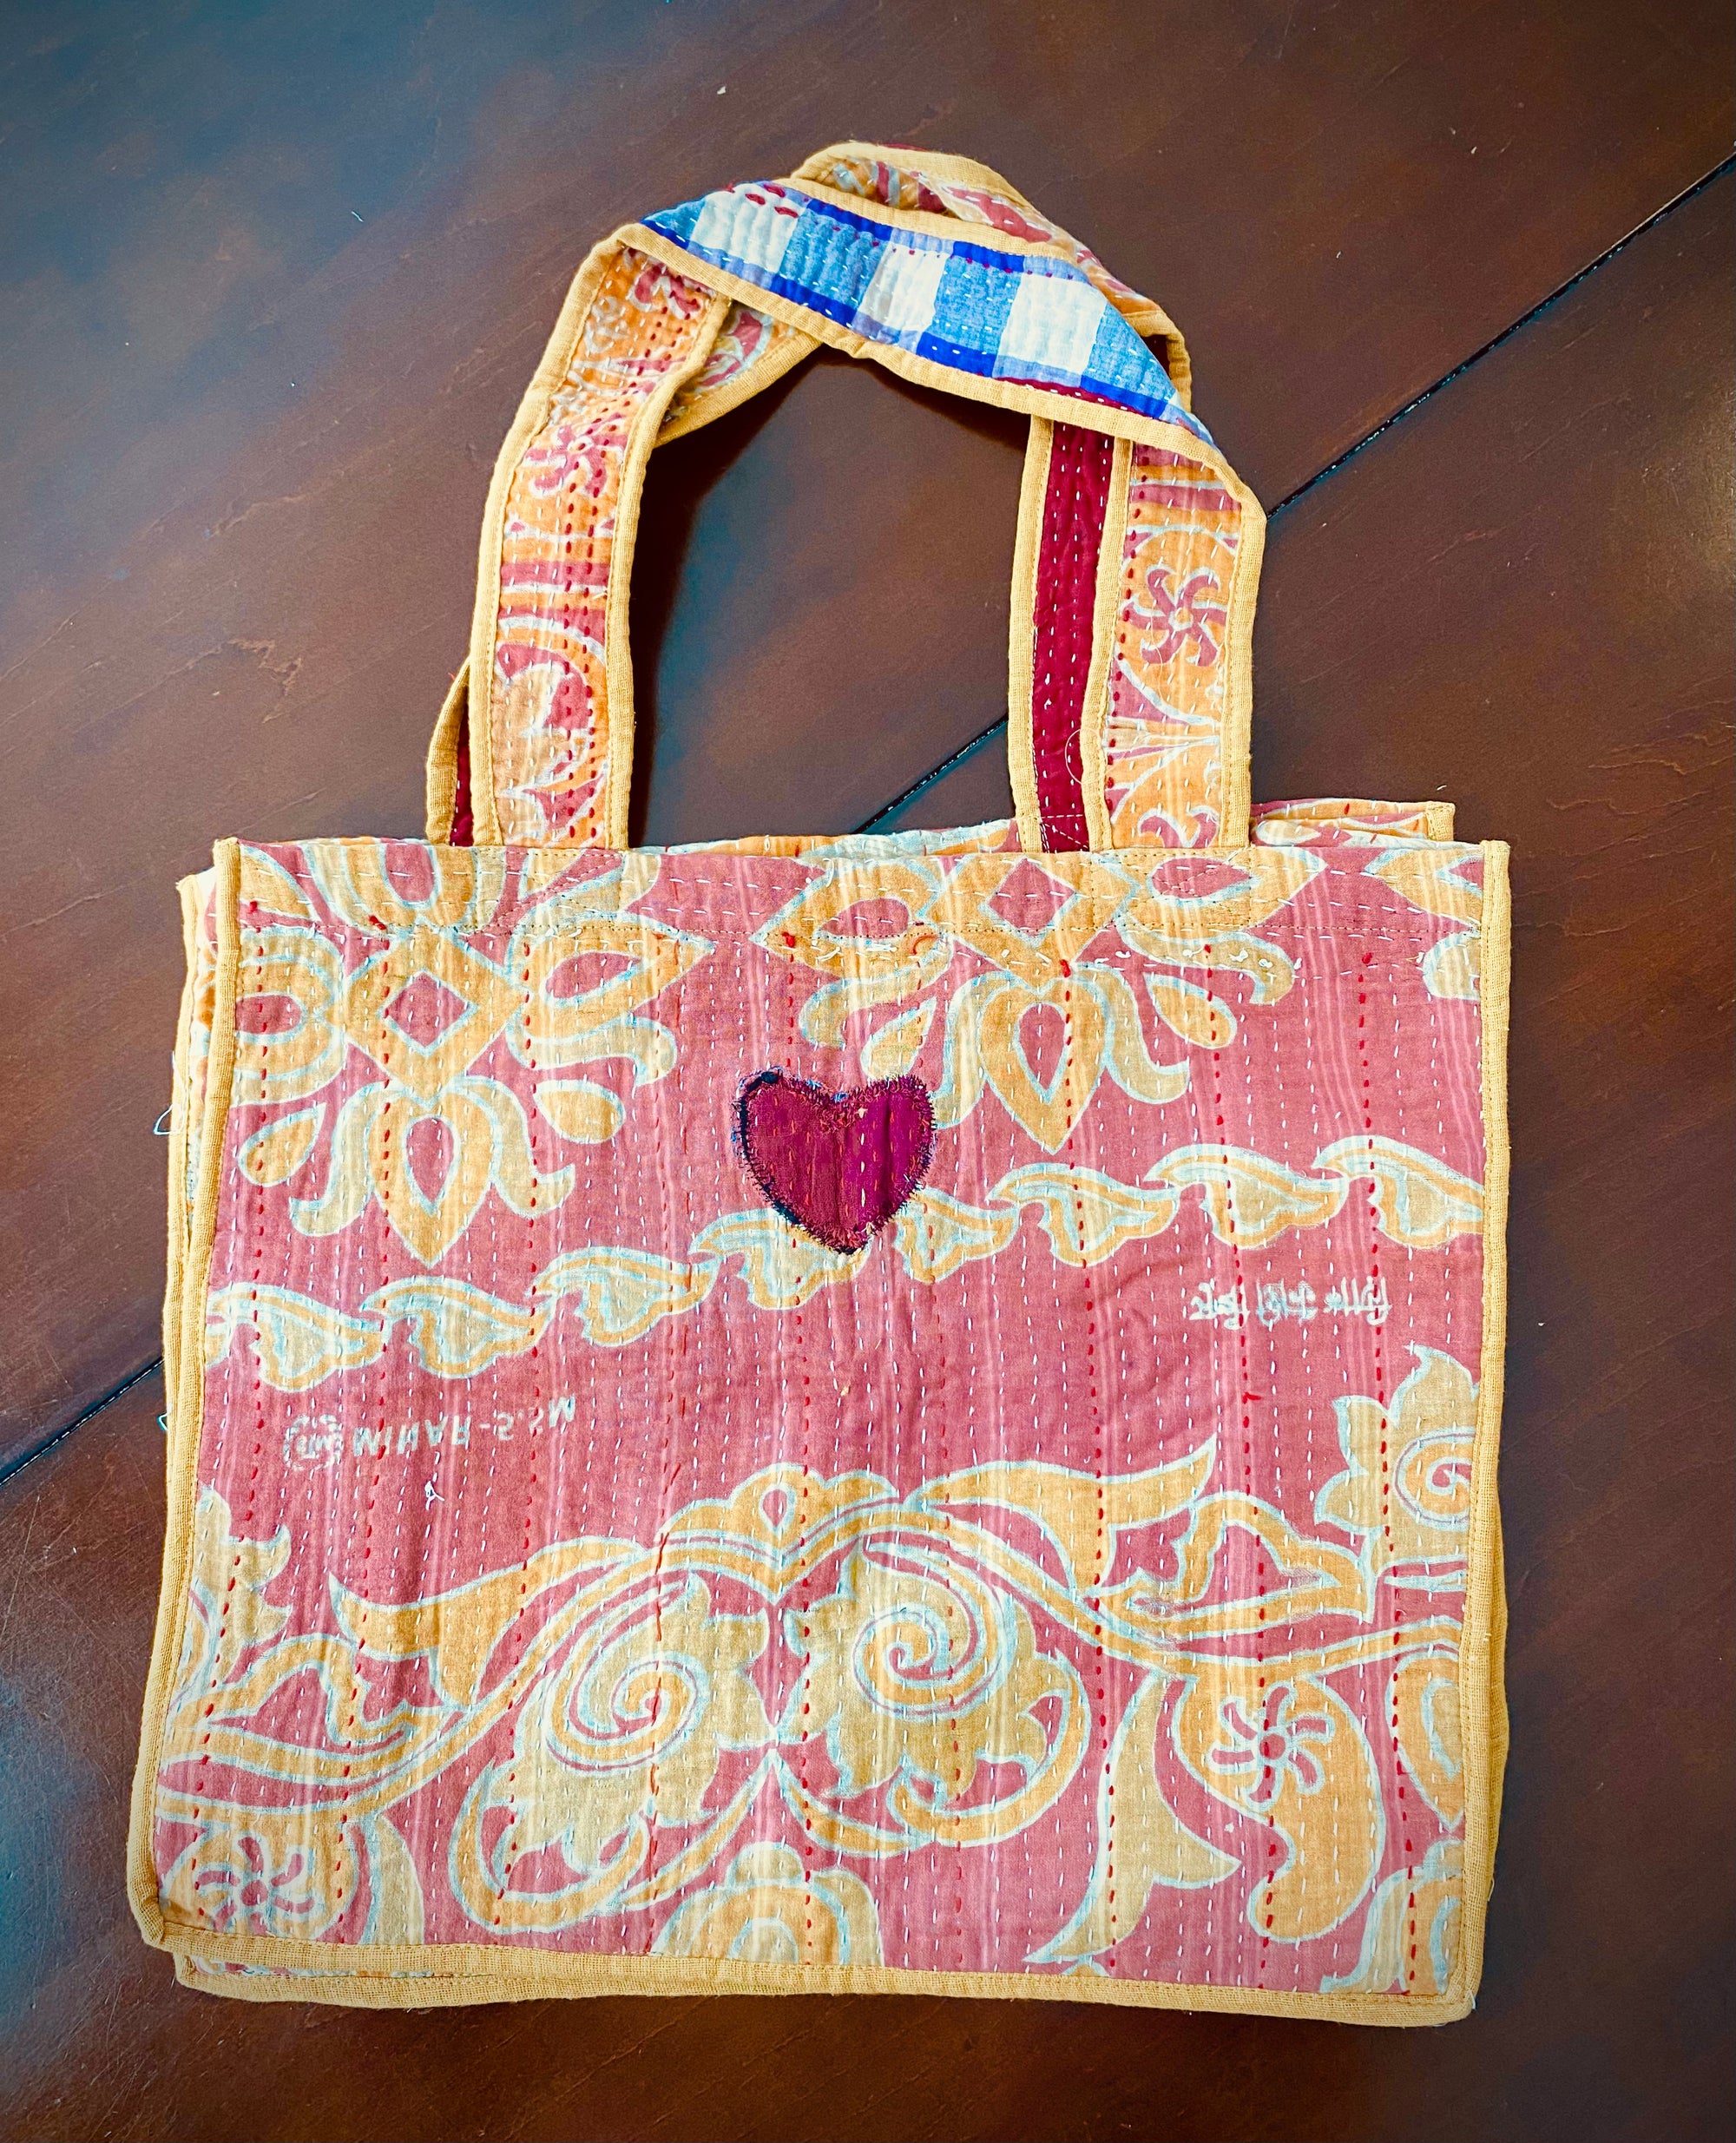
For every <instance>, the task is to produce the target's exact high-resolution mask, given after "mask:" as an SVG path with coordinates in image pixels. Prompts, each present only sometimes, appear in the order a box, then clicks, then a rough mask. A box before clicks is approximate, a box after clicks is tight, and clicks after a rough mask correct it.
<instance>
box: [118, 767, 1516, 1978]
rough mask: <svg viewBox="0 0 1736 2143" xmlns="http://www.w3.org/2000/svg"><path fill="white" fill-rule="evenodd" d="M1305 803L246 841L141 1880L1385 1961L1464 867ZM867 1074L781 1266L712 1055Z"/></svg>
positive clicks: (1428, 1974) (1038, 1954)
mask: <svg viewBox="0 0 1736 2143" xmlns="http://www.w3.org/2000/svg"><path fill="white" fill-rule="evenodd" d="M1305 808H1306V807H1305V806H1292V807H1291V809H1292V812H1301V811H1304V810H1305ZM1361 839H1362V842H1363V844H1364V845H1357V841H1356V838H1354V837H1353V836H1347V835H1345V834H1343V833H1342V832H1338V833H1337V834H1335V833H1334V831H1333V829H1332V828H1330V827H1328V828H1326V829H1325V830H1324V838H1323V841H1322V844H1321V845H1312V846H1310V845H1301V846H1286V847H1284V848H1279V849H1268V850H1262V849H1252V850H1248V851H1240V852H1238V853H1235V854H1220V855H1215V856H1211V857H1196V856H1193V855H1190V854H1187V853H1182V852H1175V851H1169V852H1161V853H1147V854H1145V855H1139V856H1118V857H1109V856H1061V857H1045V858H1041V859H1036V858H1021V857H1019V856H1018V855H1016V854H1009V853H1006V852H971V853H963V854H960V853H953V854H948V855H933V854H923V853H920V852H915V851H911V849H910V848H908V847H901V846H899V845H897V844H896V843H894V844H882V845H876V847H875V853H874V856H873V860H872V861H871V862H870V861H868V860H865V857H864V854H863V852H862V851H863V845H861V844H856V843H844V844H839V845H838V848H837V851H836V852H830V851H826V850H825V849H824V848H821V849H818V850H813V851H809V852H808V853H807V854H806V855H805V856H803V857H800V858H779V857H769V856H743V855H736V854H730V853H720V852H715V851H712V852H694V853H681V852H669V853H665V854H662V855H658V854H645V853H640V854H635V855H630V856H622V855H619V854H610V853H608V852H604V851H582V852H579V853H576V854H574V853H571V852H558V853H556V854H555V855H553V856H549V855H546V854H544V853H542V852H539V851H457V850H440V849H430V848H427V847H425V846H424V845H420V844H417V843H409V842H399V843H389V844H340V843H319V842H311V843H306V844H304V845H299V846H283V847H276V848H270V849H264V850H259V851H245V852H244V857H243V866H244V868H243V877H242V880H241V889H242V897H241V904H240V914H239V918H238V919H239V924H240V933H241V934H240V943H239V969H238V979H237V992H238V996H237V1020H236V1023H237V1029H238V1033H239V1042H238V1054H237V1058H236V1062H235V1069H234V1075H233V1101H232V1102H231V1105H230V1107H229V1110H228V1114H227V1124H226V1125H225V1126H224V1127H223V1131H222V1139H223V1151H222V1160H221V1167H220V1182H221V1192H220V1201H219V1206H218V1213H217V1221H216V1233H215V1246H214V1257H213V1261H212V1266H211V1272H210V1277H209V1286H208V1292H207V1298H206V1299H207V1320H208V1328H209V1333H210V1338H209V1343H208V1356H207V1358H208V1362H209V1368H208V1371H207V1378H206V1385H205V1397H204V1421H205V1429H204V1432H203V1435H202V1437H201V1445H200V1451H199V1459H198V1484H199V1497H200V1502H199V1509H200V1513H201V1516H200V1528H199V1534H198V1542H199V1545H198V1548H197V1552H196V1555H195V1558H194V1568H193V1571H192V1574H191V1593H190V1601H189V1609H188V1613H187V1620H186V1629H187V1636H186V1639H185V1640H184V1644H183V1647H182V1651H181V1667H180V1670H179V1673H180V1682H179V1686H178V1692H177V1694H176V1697H175V1699H174V1708H173V1710H172V1712H171V1718H170V1724H169V1728H168V1738H167V1740H166V1743H165V1746H164V1750H163V1756H162V1763H161V1772H160V1774H159V1776H158V1778H156V1780H155V1795H156V1800H155V1809H156V1820H155V1865H156V1867H157V1869H158V1870H159V1871H160V1874H159V1880H160V1883H161V1894H162V1896H163V1899H164V1901H165V1904H166V1905H167V1906H168V1908H169V1909H170V1910H172V1911H173V1912H174V1914H175V1916H176V1917H177V1919H178V1920H180V1921H181V1923H184V1924H186V1925H187V1926H190V1927H193V1928H197V1929H205V1930H207V1931H208V1932H210V1933H212V1934H217V1935H222V1934H230V1935H238V1936H245V1935H253V1936H266V1937H290V1938H300V1939H304V1940H312V1941H313V1942H316V1943H323V1944H329V1945H338V1944H354V1943H367V1942H370V1941H376V1942H377V1941H382V1940H396V1941H400V1942H401V1941H404V1940H417V1941H424V1942H426V1943H431V1944H459V1945H477V1944H481V1945H490V1944H502V1943H505V1944H510V1945H517V1946H521V1947H522V1946H529V1947H531V1948H538V1949H549V1950H557V1951H562V1952H570V1953H583V1954H592V1955H596V1956H621V1955H626V1956H639V1955H644V1954H646V1953H656V1954H659V1955H672V1954H680V1955H685V1956H724V1955H735V1956H746V1957H750V1958H751V1957H755V1956H760V1957H766V1958H770V1959H773V1960H775V1959H776V1958H778V1957H779V1956H791V1957H792V1958H799V1957H804V1956H806V1957H816V1956H817V1957H820V1958H821V1959H823V1960H830V1961H832V1962H849V1961H851V1960H852V1959H853V1960H854V1961H855V1962H858V1963H862V1962H871V1963H874V1964H877V1965H884V1966H891V1967H893V1968H914V1969H922V1970H937V1971H938V1970H946V1971H950V1970H963V1971H972V1972H992V1973H997V1974H1007V1975H1016V1976H1019V1977H1022V1978H1023V1977H1029V1976H1033V1975H1036V1976H1041V1975H1056V1974H1064V1973H1068V1972H1075V1973H1076V1972H1079V1971H1089V1972H1093V1973H1098V1974H1107V1975H1112V1976H1119V1977H1122V1978H1126V1979H1128V1980H1130V1981H1135V1982H1163V1983H1167V1984H1171V1985H1174V1986H1177V1987H1180V1986H1187V1985H1193V1986H1199V1987H1201V1988H1212V1987H1217V1988H1229V1987H1240V1988H1247V1989H1259V1990H1277V1991H1282V1990H1294V1989H1301V1990H1312V1991H1318V1990H1322V1989H1326V1990H1330V1989H1333V1988H1335V1987H1340V1988H1342V1987H1350V1988H1355V1987H1364V1988H1377V1989H1378V1988H1379V1987H1381V1986H1382V1985H1383V1984H1390V1985H1391V1987H1392V1988H1393V1989H1395V1990H1396V1991H1397V1993H1399V1994H1405V1993H1408V1992H1409V1991H1410V1989H1412V1988H1413V1987H1415V1986H1417V1985H1418V1984H1419V1983H1420V1985H1421V1986H1422V1988H1423V1989H1424V1991H1427V1990H1428V1989H1430V1987H1432V1986H1434V1985H1435V1984H1436V1983H1437V1981H1439V1982H1443V1981H1444V1977H1445V1975H1446V1974H1447V1973H1448V1972H1450V1969H1451V1965H1452V1961H1453V1945H1454V1942H1455V1939H1456V1937H1455V1935H1454V1931H1453V1929H1454V1925H1455V1923H1454V1920H1453V1916H1452V1913H1451V1912H1450V1911H1449V1910H1446V1909H1445V1906H1444V1905H1443V1900H1445V1901H1447V1902H1448V1903H1450V1901H1451V1899H1452V1897H1453V1896H1455V1895H1456V1893H1455V1892H1454V1890H1453V1884H1454V1883H1455V1881H1456V1880H1457V1877H1456V1866H1457V1863H1456V1854H1457V1844H1456V1838H1457V1829H1458V1826H1459V1824H1460V1823H1461V1821H1462V1818H1463V1781H1462V1778H1460V1776H1459V1773H1458V1772H1457V1759H1456V1757H1455V1755H1454V1752H1455V1751H1456V1750H1457V1746H1458V1742H1457V1725H1456V1723H1455V1722H1456V1718H1457V1713H1456V1710H1455V1706H1457V1702H1458V1673H1459V1667H1458V1641H1459V1631H1460V1618H1461V1614H1462V1607H1463V1576H1464V1554H1465V1522H1466V1509H1467V1499H1468V1486H1467V1477H1466V1468H1467V1466H1468V1463H1469V1456H1470V1439H1471V1435H1472V1419H1473V1416H1472V1408H1473V1405H1474V1397H1475V1390H1474V1386H1475V1379H1476V1365H1477V1363H1478V1360H1479V1356H1480V1351H1481V1347H1482V1339H1483V1335H1482V1329H1481V1323H1482V1309H1481V1305H1482V1299H1483V1245H1482V1240H1481V1236H1480V1233H1479V1230H1480V1225H1481V1197H1480V1193H1479V1188H1478V1187H1479V1185H1480V1182H1481V1180H1482V1177H1483V1167H1484V1158H1485V1156H1484V1152H1483V1133H1482V1113H1481V1105H1480V1099H1479V1081H1480V1043H1479V1017H1478V1011H1477V1006H1476V1002H1475V1000H1474V998H1473V997H1472V996H1470V994H1469V983H1468V981H1467V977H1468V976H1469V975H1470V965H1469V963H1468V962H1469V950H1470V945H1471V940H1472V937H1474V933H1467V932H1466V931H1464V930H1457V929H1455V928H1453V927H1452V926H1451V925H1450V924H1449V927H1447V928H1446V929H1444V930H1443V924H1442V918H1441V916H1440V913H1439V910H1438V904H1437V907H1436V908H1435V909H1434V910H1431V909H1430V906H1429V904H1428V903H1427V900H1426V899H1421V900H1419V898H1418V895H1419V893H1421V894H1424V895H1426V894H1427V892H1428V890H1429V888H1430V886H1431V885H1433V884H1437V882H1438V881H1440V880H1442V879H1448V880H1450V882H1451V884H1453V885H1454V886H1455V887H1457V889H1459V891H1460V893H1461V894H1462V895H1463V897H1464V898H1465V899H1467V900H1473V901H1474V899H1475V897H1476V887H1477V885H1478V883H1479V878H1480V872H1481V865H1482V857H1481V854H1480V851H1477V850H1476V849H1474V848H1466V847H1463V846H1455V845H1450V844H1426V843H1416V842H1407V841H1403V840H1395V841H1391V842H1384V843H1383V842H1381V841H1380V840H1379V839H1378V838H1375V837H1370V836H1366V835H1364V836H1362V837H1361ZM895 1056H898V1057H907V1058H908V1059H909V1073H908V1076H910V1077H912V1078H914V1079H915V1080H917V1081H920V1083H921V1085H922V1087H923V1088H924V1089H925V1090H926V1092H927V1093H928V1094H929V1095H931V1096H932V1097H933V1114H934V1117H935V1119H936V1121H937V1132H936V1136H935V1143H934V1151H933V1155H932V1159H931V1161H930V1165H929V1167H928V1171H927V1174H926V1177H925V1180H924V1182H923V1184H922V1187H921V1188H920V1189H919V1190H918V1191H917V1192H916V1193H915V1195H914V1196H913V1197H912V1198H911V1200H910V1201H909V1202H908V1203H907V1204H905V1205H904V1207H903V1209H902V1211H900V1212H899V1213H898V1217H897V1219H895V1220H894V1221H893V1222H892V1224H891V1226H889V1227H888V1228H886V1229H885V1230H884V1232H883V1233H880V1234H878V1235H877V1236H875V1237H874V1238H873V1239H871V1242H870V1243H869V1244H868V1246H867V1247H865V1249H863V1250H860V1251H858V1252H855V1253H853V1254H852V1255H839V1254H838V1253H836V1252H832V1251H830V1250H827V1249H825V1247H823V1246H821V1245H820V1244H819V1243H817V1242H815V1241H814V1240H813V1239H812V1238H811V1237H808V1236H806V1235H805V1234H804V1233H803V1232H802V1231H801V1230H800V1229H799V1228H797V1227H794V1226H791V1224H790V1223H789V1222H787V1221H786V1220H785V1219H781V1218H780V1217H779V1215H778V1214H777V1213H774V1212H773V1211H771V1210H770V1209H769V1208H768V1207H767V1206H766V1204H765V1202H764V1201H763V1200H762V1198H761V1197H760V1195H759V1193H758V1191H757V1190H756V1189H755V1187H754V1186H753V1184H752V1183H751V1182H750V1181H748V1180H747V1179H746V1172H745V1171H744V1168H743V1166H742V1160H741V1157H740V1154H739V1153H738V1152H737V1150H736V1148H735V1147H734V1145H733V1140H732V1129H733V1121H734V1117H735V1111H736V1107H737V1097H738V1089H739V1088H740V1082H741V1080H742V1078H743V1075H744V1074H745V1073H750V1074H751V1073H752V1072H753V1070H755V1069H756V1068H759V1067H760V1066H763V1065H766V1064H767V1063H775V1064H777V1065H779V1066H780V1067H783V1068H786V1069H787V1070H788V1071H789V1072H790V1073H792V1074H793V1075H797V1076H799V1077H800V1078H803V1079H807V1080H812V1081H815V1082H816V1083H817V1084H818V1085H819V1087H820V1088H824V1089H825V1090H827V1091H828V1092H834V1091H838V1090H840V1089H844V1088H850V1087H852V1086H853V1085H856V1084H858V1083H860V1082H861V1081H863V1080H864V1079H865V1078H866V1077H867V1076H868V1075H870V1074H871V1073H872V1072H875V1071H881V1072H884V1071H885V1070H886V1069H887V1067H888V1062H889V1059H891V1058H893V1057H895ZM894 1076H896V1077H900V1078H902V1077H904V1076H906V1074H905V1073H904V1072H903V1071H900V1072H898V1073H897V1074H895V1075H894ZM334 1252H335V1262H334ZM334 1280H335V1281H337V1282H338V1284H339V1285H340V1286H341V1298H335V1299H334V1298H333V1296H332V1289H333V1285H334ZM442 1603H446V1604H444V1605H443V1604H442ZM744 1901H746V1902H744ZM749 1904H751V1905H752V1906H753V1910H752V1912H749V1910H748V1905H749ZM816 1928H818V1929H819V1932H818V1933H816V1931H815V1930H816ZM743 1929H748V1930H749V1931H748V1932H747V1933H746V1934H744V1933H743ZM753 1929H759V1930H760V1931H759V1933H758V1934H755V1933H753V1932H752V1930H753ZM768 1929H769V1930H770V1932H767V1931H766V1930H768ZM780 1929H781V1930H783V1931H782V1932H781V1933H780V1932H779V1930H780ZM1419 1929H1420V1930H1421V1931H1420V1934H1419V1933H1418V1930H1419ZM1401 1935H1403V1936H1404V1938H1405V1941H1406V1942H1408V1940H1409V1938H1410V1936H1413V1935H1415V1936H1417V1939H1418V1940H1420V1941H1421V1942H1422V1943H1424V1953H1423V1964H1422V1966H1421V1967H1419V1966H1418V1965H1417V1963H1416V1962H1415V1960H1414V1959H1411V1960H1408V1961H1407V1960H1406V1959H1404V1957H1403V1956H1401V1954H1400V1953H1401V1951H1402V1950H1403V1949H1404V1942H1401V1941H1400V1936H1401ZM1431 1941H1432V1942H1433V1943H1435V1945H1436V1949H1435V1952H1434V1953H1433V1962H1432V1963H1431V1962H1430V1954H1429V1953H1428V1951H1427V1947H1426V1946H1427V1943H1430V1942H1431ZM731 1942H737V1943H738V1944H739V1946H738V1947H737V1948H736V1949H733V1950H732V1949H730V1948H729V1943H731ZM780 1945H784V1946H782V1947H780ZM788 1945H793V1947H789V1946H788ZM1395 1945H1396V1946H1395ZM1395 1960H1396V1962H1395ZM1437 1968H1438V1969H1437ZM236 1969H241V1968H240V1967H239V1966H238V1967H237V1968H236ZM247 1969H257V1967H256V1966H255V1967H249V1968H247ZM301 1969H306V1968H305V1967H303V1968H301ZM1383 1974H1386V1975H1388V1977H1387V1978H1386V1979H1385V1980H1383V1978H1382V1975H1383Z"/></svg>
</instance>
